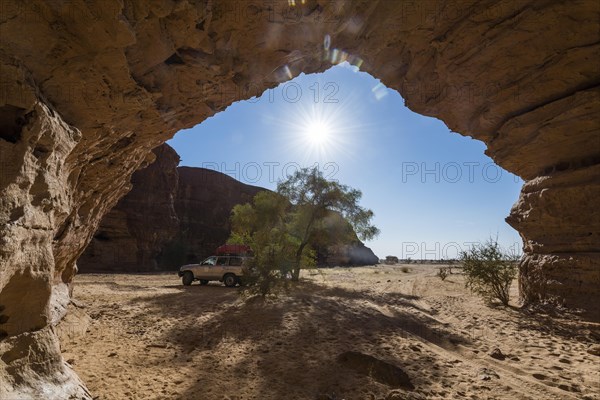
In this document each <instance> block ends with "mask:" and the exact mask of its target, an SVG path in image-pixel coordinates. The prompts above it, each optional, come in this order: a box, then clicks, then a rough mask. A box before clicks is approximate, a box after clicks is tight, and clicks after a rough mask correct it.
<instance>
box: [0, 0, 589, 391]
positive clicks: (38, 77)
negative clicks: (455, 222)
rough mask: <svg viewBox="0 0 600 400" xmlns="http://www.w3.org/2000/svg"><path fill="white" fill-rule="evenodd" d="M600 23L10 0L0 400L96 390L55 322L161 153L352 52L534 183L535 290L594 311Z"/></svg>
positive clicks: (379, 10)
mask: <svg viewBox="0 0 600 400" xmlns="http://www.w3.org/2000/svg"><path fill="white" fill-rule="evenodd" d="M599 21H600V3H599V2H598V1H595V0H580V1H574V2H564V1H561V0H546V1H537V0H535V1H534V0H523V1H506V0H477V1H476V0H466V1H460V2H457V1H453V0H439V1H427V0H424V1H414V0H398V1H389V0H349V1H345V2H341V1H317V0H307V1H302V2H299V1H295V2H291V1H287V0H273V1H264V0H248V1H223V2H220V1H219V2H216V1H205V0H178V1H176V0H156V1H152V2H148V1H146V0H103V1H98V2H91V1H87V0H71V1H46V0H30V1H26V2H23V1H20V0H6V1H3V2H2V3H1V7H0V42H1V43H0V44H1V46H0V88H1V96H0V130H1V133H0V168H1V173H0V193H1V198H0V271H1V274H0V310H1V311H0V313H1V317H0V336H1V337H3V339H2V341H1V342H0V354H2V357H1V360H2V363H1V364H0V368H1V370H0V382H1V383H2V384H1V385H0V397H4V398H10V397H12V398H33V397H38V398H39V397H40V396H41V397H44V398H47V399H52V398H56V399H64V398H69V397H70V396H71V395H73V396H78V397H79V398H89V397H90V396H89V394H87V393H86V392H85V388H84V386H83V385H82V384H81V382H79V381H78V380H77V378H76V377H75V376H74V374H73V373H72V372H71V370H70V369H69V368H68V367H66V366H65V364H64V363H63V361H62V358H61V356H60V351H59V344H58V339H57V336H56V334H55V331H54V329H53V326H54V325H55V324H56V323H57V321H59V320H60V319H61V318H62V317H63V316H64V314H65V312H66V310H67V304H68V303H69V293H70V291H69V285H70V284H71V282H72V279H73V276H74V274H75V273H76V271H77V267H76V260H77V258H78V257H79V255H80V254H81V253H82V252H83V250H84V249H85V248H86V246H87V244H88V243H89V241H90V240H91V239H92V236H93V235H94V233H95V232H96V228H97V226H98V224H99V222H100V220H101V219H102V217H103V216H104V215H105V214H106V213H107V212H108V211H109V210H110V209H111V208H112V207H113V206H114V205H115V204H116V203H117V201H118V200H119V199H120V198H121V197H122V196H123V195H124V194H125V193H126V192H127V191H128V190H129V185H130V184H129V181H130V177H131V175H132V174H133V172H134V171H135V170H137V169H138V168H139V167H140V165H142V164H143V163H144V162H148V161H149V160H150V159H151V158H152V157H153V155H152V154H151V152H150V151H151V149H154V148H155V147H157V146H158V145H160V144H162V143H164V142H165V141H166V140H167V139H168V138H170V137H172V135H173V134H174V133H175V132H177V131H178V130H180V129H183V128H188V127H191V126H193V125H195V124H197V123H200V122H202V121H203V120H204V119H206V118H208V117H210V116H211V115H213V114H215V113H216V112H218V111H221V110H223V109H225V108H226V107H227V106H228V105H230V104H232V103H233V102H235V101H238V100H241V99H247V98H250V97H252V96H254V95H257V94H260V93H262V92H263V91H264V90H266V89H267V88H271V87H274V86H275V85H277V84H278V83H281V82H283V81H285V80H288V79H291V78H293V77H294V76H297V75H298V74H300V73H301V72H304V73H313V72H318V71H323V70H325V69H327V68H329V67H330V66H331V64H332V63H338V62H340V61H342V60H346V61H349V62H350V63H352V64H354V65H357V66H360V68H361V70H363V71H366V72H368V73H370V74H372V75H373V76H375V77H377V78H379V79H381V81H382V82H383V83H384V84H385V85H387V86H388V87H390V88H392V89H395V90H398V91H399V92H400V94H401V95H402V96H403V97H404V99H405V101H406V104H407V105H408V107H409V108H411V109H412V110H413V111H415V112H418V113H421V114H424V115H429V116H434V117H437V118H439V119H441V120H443V121H444V122H445V123H446V124H447V125H448V127H449V128H450V129H451V130H453V131H455V132H459V133H461V134H463V135H468V136H472V137H474V138H476V139H479V140H482V141H483V142H485V143H486V145H487V151H486V152H487V154H489V156H490V157H492V158H493V159H494V160H495V161H496V162H497V163H498V164H499V165H501V166H502V167H504V168H505V169H507V170H509V171H511V172H513V173H515V174H517V175H519V176H521V177H522V178H524V179H525V180H526V181H527V182H526V184H525V185H524V188H523V192H522V194H521V197H520V199H519V201H518V203H517V205H516V206H515V207H514V208H513V210H512V212H511V216H510V218H509V222H510V223H511V224H512V225H513V226H515V227H516V229H518V230H519V232H520V233H521V236H522V238H523V242H524V245H525V246H524V249H525V256H524V258H523V262H522V267H521V276H520V280H521V288H522V295H523V298H524V299H525V300H528V301H534V300H540V299H541V300H543V301H546V300H552V301H555V302H560V303H562V304H565V305H567V306H573V307H581V308H583V309H585V310H587V311H588V312H589V313H590V314H591V315H592V316H593V317H595V318H598V305H599V304H600V290H599V289H598V288H599V287H600V262H599V257H598V255H599V248H598V243H599V242H600V239H599V236H600V215H599V214H598V211H597V200H596V199H598V198H600V188H599V187H598V185H597V182H599V181H600V175H599V174H600V171H599V169H598V164H599V162H600V150H599V149H600V143H599V141H600V135H599V134H598V132H599V130H600V128H599V126H598V121H599V120H600V70H599V69H598V60H599V59H600V29H599V25H600V22H599ZM148 157H149V158H148ZM548 228H550V231H546V229H548ZM584 233H585V234H586V235H587V236H582V235H583V234H584ZM23 293H27V295H25V296H24V295H23ZM32 358H33V359H35V360H36V362H35V363H31V362H29V360H30V359H32Z"/></svg>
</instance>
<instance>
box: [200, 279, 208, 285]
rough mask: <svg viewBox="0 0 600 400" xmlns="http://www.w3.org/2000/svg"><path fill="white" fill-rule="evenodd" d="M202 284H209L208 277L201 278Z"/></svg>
mask: <svg viewBox="0 0 600 400" xmlns="http://www.w3.org/2000/svg"><path fill="white" fill-rule="evenodd" d="M200 284H201V285H203V286H204V285H208V279H200Z"/></svg>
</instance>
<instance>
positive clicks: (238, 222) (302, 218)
mask: <svg viewBox="0 0 600 400" xmlns="http://www.w3.org/2000/svg"><path fill="white" fill-rule="evenodd" d="M361 196H362V193H361V192H360V191H359V190H356V189H352V188H350V187H348V186H346V185H341V184H339V183H338V182H335V181H328V180H327V179H325V178H324V177H323V174H322V173H321V172H320V171H319V170H318V169H316V168H312V169H307V168H304V169H301V170H299V171H297V172H296V173H295V174H294V175H292V176H290V177H289V178H288V179H287V180H286V181H283V182H279V184H278V185H277V192H261V193H259V194H257V195H256V196H255V197H254V199H253V203H252V204H244V205H238V206H236V207H234V209H233V213H232V218H231V221H232V237H231V240H232V241H233V242H236V243H244V244H248V245H250V246H251V247H252V248H253V250H254V254H255V256H254V267H255V274H254V275H255V276H256V277H257V281H258V282H261V281H268V282H271V283H269V284H267V283H265V282H262V283H261V284H264V285H265V287H264V291H267V292H268V291H269V290H270V289H271V286H269V285H275V284H276V282H277V281H278V280H280V278H281V277H282V276H286V275H287V274H288V272H289V273H291V278H292V280H293V281H297V280H298V279H299V276H300V269H301V268H302V267H303V266H304V267H308V266H311V265H314V262H315V252H314V251H313V249H312V247H313V246H316V245H320V246H324V245H328V244H333V243H336V242H340V241H343V240H352V238H353V237H354V238H356V236H354V235H355V233H354V232H356V234H358V237H359V238H360V239H362V240H367V239H371V238H373V237H374V236H376V235H377V234H378V233H379V230H378V229H377V228H376V227H375V226H373V225H372V224H371V219H372V218H373V212H372V211H371V210H368V209H365V208H362V207H361V206H360V205H359V204H358V202H359V200H360V198H361ZM340 216H341V218H340ZM348 224H349V225H350V226H351V227H352V228H353V229H349V228H348ZM259 286H260V284H259ZM261 290H262V289H261Z"/></svg>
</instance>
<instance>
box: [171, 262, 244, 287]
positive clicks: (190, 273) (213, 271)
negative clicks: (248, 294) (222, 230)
mask: <svg viewBox="0 0 600 400" xmlns="http://www.w3.org/2000/svg"><path fill="white" fill-rule="evenodd" d="M251 259H252V258H251V257H246V256H210V257H208V258H207V259H206V260H204V261H202V262H201V263H200V264H188V265H184V266H183V267H181V268H179V273H178V275H179V276H180V277H181V281H182V282H183V284H184V285H186V286H189V285H191V284H192V282H193V281H200V284H201V285H206V284H208V282H209V281H219V282H223V283H225V286H227V287H234V286H235V285H237V284H241V283H242V277H243V276H244V270H245V269H246V268H247V267H248V266H249V261H250V260H251Z"/></svg>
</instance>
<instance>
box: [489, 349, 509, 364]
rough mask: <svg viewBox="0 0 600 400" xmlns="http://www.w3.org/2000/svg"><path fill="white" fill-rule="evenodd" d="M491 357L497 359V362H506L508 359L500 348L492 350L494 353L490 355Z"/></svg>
mask: <svg viewBox="0 0 600 400" xmlns="http://www.w3.org/2000/svg"><path fill="white" fill-rule="evenodd" d="M490 357H492V358H495V359H496V360H500V361H502V360H504V359H505V358H506V356H505V355H504V354H502V352H501V351H500V349H499V348H495V349H494V350H492V352H491V353H490Z"/></svg>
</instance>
